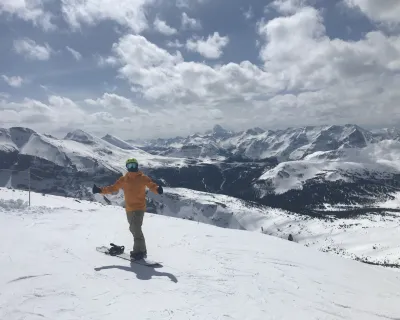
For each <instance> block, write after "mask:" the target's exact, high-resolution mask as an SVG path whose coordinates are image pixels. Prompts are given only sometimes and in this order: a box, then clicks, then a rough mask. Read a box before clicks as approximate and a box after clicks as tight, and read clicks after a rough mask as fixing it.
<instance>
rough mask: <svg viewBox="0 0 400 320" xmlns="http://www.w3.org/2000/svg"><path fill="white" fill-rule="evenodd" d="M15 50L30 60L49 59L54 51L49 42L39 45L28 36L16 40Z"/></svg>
mask: <svg viewBox="0 0 400 320" xmlns="http://www.w3.org/2000/svg"><path fill="white" fill-rule="evenodd" d="M14 50H15V52H17V53H18V54H20V55H22V56H24V57H25V58H27V59H29V60H48V59H50V55H51V54H52V52H53V50H52V49H51V47H50V46H49V45H48V44H47V43H46V44H45V45H39V44H37V43H36V42H35V41H34V40H32V39H28V38H24V39H18V40H14Z"/></svg>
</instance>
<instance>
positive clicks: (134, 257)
mask: <svg viewBox="0 0 400 320" xmlns="http://www.w3.org/2000/svg"><path fill="white" fill-rule="evenodd" d="M130 257H131V259H132V260H141V259H143V258H147V251H144V252H135V253H134V252H133V251H131V252H130Z"/></svg>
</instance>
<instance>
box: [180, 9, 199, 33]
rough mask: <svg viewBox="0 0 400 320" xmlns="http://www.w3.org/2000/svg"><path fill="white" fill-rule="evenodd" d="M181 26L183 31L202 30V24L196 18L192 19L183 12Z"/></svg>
mask: <svg viewBox="0 0 400 320" xmlns="http://www.w3.org/2000/svg"><path fill="white" fill-rule="evenodd" d="M181 24H182V28H183V29H195V30H199V29H201V22H200V21H199V20H196V19H194V18H190V17H189V16H188V15H187V13H186V12H182V18H181Z"/></svg>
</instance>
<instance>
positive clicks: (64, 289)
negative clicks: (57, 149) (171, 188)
mask: <svg viewBox="0 0 400 320" xmlns="http://www.w3.org/2000/svg"><path fill="white" fill-rule="evenodd" d="M27 200H28V194H27V193H26V192H23V191H14V192H13V191H10V190H7V189H4V188H3V189H0V234H1V245H0V270H1V272H0V286H1V290H0V319H2V320H23V319H24V320H37V319H41V320H43V319H52V320H67V319H68V320H72V319H82V320H83V319H84V320H88V319H96V320H105V319H110V320H111V319H141V320H142V319H143V320H144V319H148V320H156V319H157V320H161V319H176V320H188V319H194V320H200V319H201V320H213V319H215V320H223V319H224V320H225V319H226V320H231V319H237V320H239V319H240V320H243V319H246V320H264V319H290V320H301V319H304V320H311V319H361V320H369V319H382V320H384V319H391V320H395V319H400V303H399V301H400V289H399V288H400V273H399V272H398V271H397V270H395V269H385V268H383V267H379V266H372V265H367V264H363V263H360V262H356V261H353V260H351V259H345V258H342V257H339V256H335V255H334V254H329V253H323V252H320V251H317V250H316V249H314V248H307V247H305V246H303V245H301V244H298V243H294V242H290V241H287V240H284V239H280V238H277V237H273V236H268V235H265V234H262V233H259V232H251V231H243V230H234V229H228V228H220V227H216V226H212V225H209V224H205V223H199V222H196V221H189V220H184V219H180V218H176V217H169V216H162V215H155V214H150V213H146V215H145V218H144V224H143V231H144V234H145V237H146V242H147V247H148V251H149V253H148V255H149V258H151V259H154V260H156V261H160V262H161V263H162V264H163V267H162V268H149V267H145V266H141V265H137V264H130V262H129V261H125V260H123V259H119V258H116V257H110V256H106V255H104V254H101V253H99V252H97V251H96V250H95V248H96V246H102V245H106V246H108V245H109V243H110V242H114V243H116V244H118V245H124V246H125V248H126V249H125V250H126V251H129V250H130V247H131V245H132V238H131V237H132V236H131V234H130V232H129V230H128V224H127V220H126V216H125V211H124V208H122V207H117V206H107V205H103V204H101V203H97V202H89V201H81V200H76V199H72V198H62V197H56V196H50V195H42V194H38V193H32V194H31V206H30V207H29V206H28V204H27Z"/></svg>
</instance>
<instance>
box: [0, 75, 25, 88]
mask: <svg viewBox="0 0 400 320" xmlns="http://www.w3.org/2000/svg"><path fill="white" fill-rule="evenodd" d="M1 77H2V78H3V80H4V81H5V82H6V83H7V84H8V85H9V86H11V87H14V88H18V87H20V86H22V83H23V82H24V79H22V78H21V77H20V76H11V77H8V76H6V75H4V74H3V75H2V76H1Z"/></svg>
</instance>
